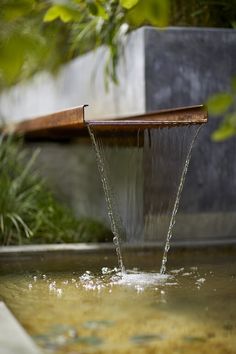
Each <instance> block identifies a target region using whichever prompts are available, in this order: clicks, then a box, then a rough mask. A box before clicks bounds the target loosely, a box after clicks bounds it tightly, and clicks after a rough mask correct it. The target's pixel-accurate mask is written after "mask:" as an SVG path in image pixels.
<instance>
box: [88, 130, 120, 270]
mask: <svg viewBox="0 0 236 354" xmlns="http://www.w3.org/2000/svg"><path fill="white" fill-rule="evenodd" d="M88 131H89V135H90V137H91V140H92V143H93V146H94V148H95V152H96V159H97V164H98V168H99V172H100V176H101V180H102V185H103V189H104V193H105V199H106V203H107V209H108V216H109V220H110V223H111V230H112V232H113V235H114V238H113V242H114V245H115V248H116V253H117V257H118V265H119V268H120V270H121V272H122V274H123V273H125V268H124V264H123V259H122V254H121V246H120V232H119V226H118V218H119V216H118V215H117V216H115V211H114V208H115V207H114V198H113V196H112V190H111V188H110V185H109V181H108V178H107V173H106V168H105V164H104V161H103V158H102V155H101V152H100V151H101V150H100V149H99V145H98V143H97V142H96V139H95V136H94V133H93V131H92V129H91V128H90V126H89V125H88Z"/></svg>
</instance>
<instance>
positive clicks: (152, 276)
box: [115, 271, 173, 287]
mask: <svg viewBox="0 0 236 354" xmlns="http://www.w3.org/2000/svg"><path fill="white" fill-rule="evenodd" d="M171 278H173V277H171V276H170V275H167V274H160V273H145V272H133V271H132V272H131V271H127V272H126V273H125V274H123V275H122V276H121V277H120V278H119V279H118V280H116V281H115V284H118V285H127V286H132V287H136V286H142V287H147V286H157V285H164V284H165V283H166V281H167V280H170V279H171Z"/></svg>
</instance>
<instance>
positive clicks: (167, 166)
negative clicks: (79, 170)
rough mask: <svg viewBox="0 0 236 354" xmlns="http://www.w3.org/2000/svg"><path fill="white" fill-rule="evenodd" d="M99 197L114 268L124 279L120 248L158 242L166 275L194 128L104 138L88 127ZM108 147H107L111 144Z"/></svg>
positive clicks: (112, 134)
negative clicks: (109, 232)
mask: <svg viewBox="0 0 236 354" xmlns="http://www.w3.org/2000/svg"><path fill="white" fill-rule="evenodd" d="M88 130H89V134H90V137H91V140H92V143H93V145H94V149H95V152H96V159H97V163H98V168H99V172H100V175H101V181H102V184H103V189H104V193H105V198H106V203H107V208H108V216H109V219H110V224H111V228H112V232H113V234H114V239H113V241H114V244H115V248H116V253H117V256H118V265H119V268H120V270H121V272H122V274H125V267H124V264H123V259H122V250H121V249H122V247H121V245H122V242H123V241H125V242H128V243H129V242H130V243H134V242H136V243H140V242H144V241H151V242H155V241H159V242H161V244H163V247H164V252H163V257H162V260H161V269H160V273H161V274H164V273H165V272H166V263H167V254H168V251H169V249H170V241H171V237H172V232H173V227H174V224H175V217H176V213H177V211H178V207H179V202H180V196H181V192H182V189H183V185H184V181H185V177H186V173H187V170H188V166H189V162H190V158H191V152H192V148H193V145H194V142H195V140H196V138H197V135H198V133H199V130H200V126H199V125H194V126H183V127H172V128H165V129H160V128H153V129H145V130H142V131H139V130H138V131H137V132H136V133H135V134H132V136H130V137H129V134H126V133H124V134H123V135H121V136H120V135H119V136H118V135H117V134H116V131H114V132H113V131H111V133H109V139H110V140H109V141H110V142H109V143H108V144H107V141H106V139H107V137H104V136H102V135H100V133H99V131H97V130H96V126H94V125H93V124H92V123H88ZM111 142H112V143H111Z"/></svg>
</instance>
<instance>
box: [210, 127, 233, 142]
mask: <svg viewBox="0 0 236 354" xmlns="http://www.w3.org/2000/svg"><path fill="white" fill-rule="evenodd" d="M235 133H236V129H235V128H234V127H233V126H232V125H230V124H223V125H221V126H220V127H219V128H218V129H217V130H215V131H214V132H213V133H212V135H211V138H212V140H213V141H215V142H220V141H223V140H225V139H229V138H231V137H232V136H234V135H235Z"/></svg>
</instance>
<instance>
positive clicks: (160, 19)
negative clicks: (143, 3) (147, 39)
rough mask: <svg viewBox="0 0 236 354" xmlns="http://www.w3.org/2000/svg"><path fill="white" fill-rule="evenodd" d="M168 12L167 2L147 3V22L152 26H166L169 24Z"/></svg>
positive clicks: (155, 1) (166, 0)
mask: <svg viewBox="0 0 236 354" xmlns="http://www.w3.org/2000/svg"><path fill="white" fill-rule="evenodd" d="M169 11H170V7H169V1H168V0H149V1H147V10H146V14H147V15H146V17H147V20H148V22H150V24H151V25H153V26H160V27H164V26H167V25H168V22H169Z"/></svg>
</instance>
